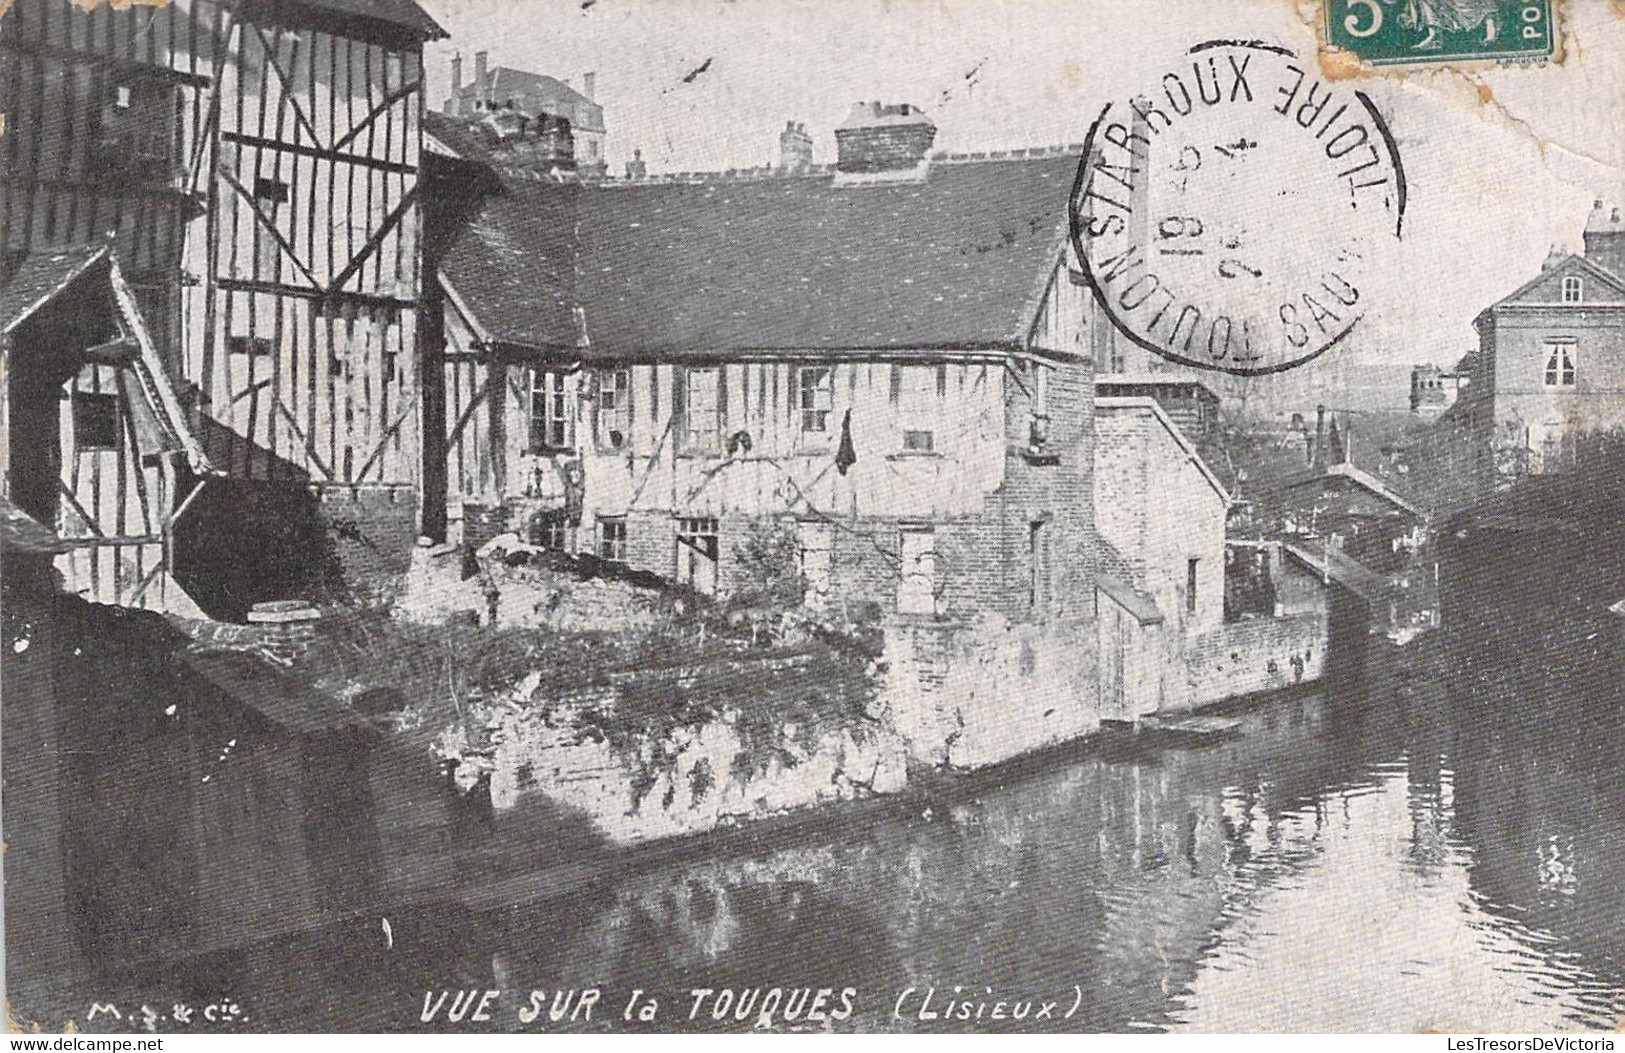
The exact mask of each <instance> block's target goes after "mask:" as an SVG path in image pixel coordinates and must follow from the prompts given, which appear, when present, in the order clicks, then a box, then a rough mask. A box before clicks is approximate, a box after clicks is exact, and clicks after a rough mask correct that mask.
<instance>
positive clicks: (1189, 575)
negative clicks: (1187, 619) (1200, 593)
mask: <svg viewBox="0 0 1625 1053" xmlns="http://www.w3.org/2000/svg"><path fill="white" fill-rule="evenodd" d="M1201 562H1202V561H1201V560H1199V559H1194V558H1192V559H1187V560H1186V561H1185V611H1186V613H1187V614H1195V613H1196V571H1197V565H1198V564H1200V563H1201Z"/></svg>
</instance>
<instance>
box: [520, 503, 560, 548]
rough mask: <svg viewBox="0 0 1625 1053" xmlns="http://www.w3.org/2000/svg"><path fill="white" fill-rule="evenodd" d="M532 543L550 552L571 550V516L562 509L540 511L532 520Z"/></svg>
mask: <svg viewBox="0 0 1625 1053" xmlns="http://www.w3.org/2000/svg"><path fill="white" fill-rule="evenodd" d="M529 540H530V543H531V544H532V545H540V546H541V547H542V548H545V549H547V550H548V551H550V552H568V551H569V550H570V518H569V516H567V515H566V514H565V513H564V512H563V511H561V510H549V511H546V512H541V513H539V514H538V515H537V516H536V517H535V518H534V519H532V520H531V521H530V539H529Z"/></svg>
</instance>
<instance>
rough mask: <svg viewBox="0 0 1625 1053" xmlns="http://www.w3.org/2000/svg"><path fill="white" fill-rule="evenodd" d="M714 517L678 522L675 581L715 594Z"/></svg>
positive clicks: (715, 554) (717, 547) (715, 547)
mask: <svg viewBox="0 0 1625 1053" xmlns="http://www.w3.org/2000/svg"><path fill="white" fill-rule="evenodd" d="M720 551H721V546H720V545H719V544H718V542H717V520H716V517H715V516H690V517H685V518H683V519H679V520H678V521H677V581H678V584H681V585H687V586H688V587H689V588H691V589H695V590H696V591H699V592H704V593H714V592H716V591H717V557H718V554H719V552H720Z"/></svg>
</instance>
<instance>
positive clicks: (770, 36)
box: [422, 0, 1625, 404]
mask: <svg viewBox="0 0 1625 1053" xmlns="http://www.w3.org/2000/svg"><path fill="white" fill-rule="evenodd" d="M422 2H423V4H424V6H425V7H426V8H427V9H428V10H429V12H430V13H431V14H432V15H433V16H434V17H435V18H436V20H437V21H439V22H440V23H441V25H442V26H444V27H445V28H446V29H447V30H448V31H449V32H450V34H451V39H450V40H448V41H442V42H439V43H436V44H434V45H431V46H430V47H429V48H428V49H427V53H426V56H425V61H426V65H427V70H428V78H429V81H428V84H429V99H430V101H431V103H432V104H434V105H437V106H438V105H441V104H442V103H443V101H444V98H445V96H446V94H447V92H448V90H449V87H450V60H451V56H452V55H453V53H461V54H462V55H463V57H464V60H465V61H464V70H465V76H466V75H468V74H469V73H471V71H472V68H473V56H474V54H475V52H478V51H481V50H486V51H489V52H490V62H491V64H492V65H493V66H495V65H506V66H513V67H516V68H521V69H528V70H532V71H535V72H542V73H550V74H552V75H554V76H556V77H559V78H560V79H563V80H569V81H570V82H571V83H572V84H573V85H574V86H576V87H577V88H579V87H581V84H582V79H581V75H582V74H583V73H584V72H587V71H593V72H595V73H596V74H597V91H596V95H597V101H599V102H600V103H602V104H603V106H604V108H605V122H606V124H607V126H608V128H609V134H608V143H607V151H608V157H609V163H610V170H611V171H612V172H619V171H621V170H622V167H623V165H624V162H625V161H626V160H627V159H628V158H630V157H631V155H632V151H633V149H640V150H641V151H642V152H643V156H644V158H645V159H646V160H647V161H648V163H649V167H650V170H651V171H653V172H660V171H714V170H722V169H727V168H733V167H748V166H756V165H763V164H767V163H770V162H772V161H773V160H774V158H775V155H776V152H777V146H778V133H779V131H780V130H781V129H783V127H784V125H785V122H786V121H790V120H796V121H802V122H805V123H806V125H807V128H808V131H809V132H811V133H812V136H813V141H814V150H815V159H816V160H819V161H828V160H833V154H834V134H833V131H834V128H835V126H836V125H837V124H839V123H840V122H841V120H842V119H843V118H844V117H845V116H846V114H847V112H848V111H849V110H850V109H851V107H852V104H853V103H854V102H855V101H858V100H879V101H883V102H909V103H912V104H914V105H916V106H919V107H922V108H923V109H924V110H925V111H926V112H927V113H928V114H929V115H930V116H931V118H932V119H933V120H934V121H935V122H936V124H937V127H938V135H937V146H938V147H939V148H941V149H948V150H986V149H1004V148H1014V147H1022V146H1035V145H1049V144H1057V143H1076V142H1080V141H1081V140H1082V139H1083V136H1084V133H1085V132H1086V131H1087V129H1088V126H1089V123H1090V121H1091V120H1092V119H1093V117H1094V115H1095V114H1097V113H1098V112H1099V111H1100V108H1101V107H1102V106H1103V105H1104V104H1105V103H1106V102H1108V101H1111V100H1112V99H1114V98H1121V97H1123V96H1126V95H1128V94H1130V93H1132V92H1137V91H1140V90H1143V87H1144V86H1149V84H1148V83H1147V82H1148V81H1149V82H1150V84H1154V83H1155V77H1156V75H1157V74H1159V73H1160V72H1161V71H1162V70H1163V69H1166V68H1170V66H1169V64H1170V63H1171V62H1172V61H1173V60H1174V59H1176V58H1177V57H1178V56H1179V55H1180V54H1181V53H1182V52H1184V51H1185V50H1186V49H1187V48H1188V47H1189V46H1190V45H1191V44H1193V43H1196V42H1199V41H1203V40H1207V39H1213V38H1246V39H1262V40H1266V41H1270V42H1273V43H1279V44H1283V45H1285V46H1287V47H1290V48H1293V49H1295V50H1297V51H1298V53H1299V54H1302V55H1308V54H1311V53H1312V52H1313V51H1314V48H1315V46H1316V40H1315V31H1314V29H1313V28H1312V26H1313V24H1314V20H1315V19H1316V18H1317V17H1318V16H1317V15H1316V13H1315V12H1316V8H1317V6H1318V5H1317V4H1316V3H1313V2H1311V0H819V2H816V3H814V2H806V0H422ZM1382 2H1384V3H1392V0H1382ZM1611 6H1612V8H1613V10H1614V11H1615V12H1619V13H1611V12H1610V7H1611ZM1622 8H1625V5H1619V4H1611V0H1566V2H1565V3H1564V4H1563V5H1562V11H1563V16H1564V18H1565V23H1564V25H1563V35H1564V46H1565V52H1564V56H1563V60H1562V61H1561V62H1560V63H1549V64H1545V65H1540V66H1523V67H1510V66H1509V67H1495V66H1488V67H1483V66H1481V67H1480V68H1477V69H1470V70H1455V69H1423V70H1417V71H1413V72H1409V73H1406V74H1403V75H1401V74H1396V73H1394V72H1392V71H1389V72H1384V73H1379V74H1374V75H1371V76H1367V77H1362V78H1360V79H1359V80H1358V81H1357V82H1355V86H1357V87H1359V88H1360V89H1361V90H1363V91H1366V92H1367V93H1368V94H1370V96H1371V97H1372V99H1373V100H1374V101H1375V102H1376V104H1377V105H1378V106H1379V107H1380V108H1381V109H1382V110H1383V112H1384V114H1385V115H1386V117H1387V119H1388V121H1389V124H1390V126H1391V127H1392V129H1393V131H1394V134H1395V137H1396V139H1397V141H1398V144H1399V149H1400V151H1401V154H1402V156H1403V158H1404V163H1405V168H1406V173H1407V176H1408V179H1409V183H1410V188H1411V199H1410V207H1409V210H1408V214H1407V220H1406V223H1407V230H1406V235H1405V244H1404V246H1403V249H1402V251H1401V253H1400V254H1399V256H1398V257H1397V259H1396V260H1395V262H1394V265H1393V267H1392V269H1391V271H1390V273H1388V274H1386V275H1385V276H1383V278H1382V279H1381V283H1382V287H1381V289H1380V290H1377V291H1374V293H1373V301H1372V302H1373V304H1374V308H1373V310H1372V312H1371V314H1369V315H1368V316H1367V319H1366V321H1365V322H1364V323H1362V326H1361V328H1360V330H1359V332H1358V338H1357V339H1354V340H1352V341H1351V342H1350V343H1349V345H1348V346H1347V347H1346V348H1344V349H1343V350H1342V351H1341V352H1340V354H1339V356H1338V358H1337V359H1336V360H1333V361H1325V362H1322V363H1319V364H1317V366H1316V367H1315V368H1314V369H1312V370H1306V371H1301V373H1302V375H1301V376H1298V377H1296V378H1294V379H1295V381H1296V383H1297V385H1298V386H1306V385H1307V386H1310V387H1313V386H1318V385H1323V384H1325V383H1333V384H1340V385H1344V386H1351V387H1357V386H1359V385H1361V384H1367V385H1369V384H1372V383H1376V384H1378V385H1379V386H1381V387H1382V388H1383V391H1384V394H1383V395H1382V397H1384V398H1387V399H1390V400H1393V399H1397V400H1398V401H1399V402H1400V404H1402V403H1403V394H1404V392H1403V387H1404V384H1405V382H1406V380H1407V378H1408V365H1409V363H1412V362H1429V361H1431V362H1439V363H1444V364H1449V363H1453V362H1454V361H1455V360H1456V359H1457V358H1459V357H1460V356H1461V355H1462V354H1463V353H1464V352H1466V351H1468V350H1471V349H1472V348H1473V347H1475V346H1476V342H1477V337H1476V335H1475V333H1474V330H1473V329H1472V326H1471V323H1472V319H1473V317H1474V316H1475V315H1476V314H1477V313H1478V312H1479V311H1480V310H1481V309H1483V308H1484V307H1486V306H1488V305H1489V304H1491V303H1493V302H1494V301H1495V300H1496V299H1498V298H1500V297H1501V296H1503V295H1505V294H1506V293H1508V292H1510V291H1512V290H1513V289H1515V288H1517V287H1518V286H1519V285H1521V284H1523V283H1524V282H1525V281H1527V280H1528V279H1529V278H1530V277H1532V276H1533V275H1534V274H1536V273H1538V271H1539V268H1540V264H1541V262H1542V260H1544V259H1545V257H1546V254H1547V252H1548V250H1549V249H1550V248H1551V247H1552V246H1553V245H1558V246H1563V247H1566V248H1569V249H1572V250H1575V251H1578V250H1579V248H1580V247H1581V231H1582V230H1583V228H1584V225H1585V220H1586V215H1587V213H1588V211H1589V210H1590V207H1591V203H1592V201H1593V199H1594V198H1598V197H1601V198H1603V199H1606V200H1607V201H1609V202H1610V203H1611V204H1618V205H1622V206H1625V62H1622V61H1620V60H1619V58H1618V56H1620V55H1622V54H1625V10H1622ZM702 67H703V72H698V73H696V72H695V71H697V70H701V69H702ZM1373 365H1377V366H1382V367H1383V368H1382V369H1381V370H1377V371H1373V370H1372V369H1371V368H1369V367H1371V366H1373ZM1374 377H1375V378H1377V379H1375V380H1373V378H1374ZM1396 391H1397V392H1398V393H1397V394H1396V393H1395V392H1396Z"/></svg>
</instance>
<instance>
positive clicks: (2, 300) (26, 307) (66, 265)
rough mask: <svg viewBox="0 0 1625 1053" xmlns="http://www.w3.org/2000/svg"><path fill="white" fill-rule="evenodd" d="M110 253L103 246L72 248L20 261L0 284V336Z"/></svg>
mask: <svg viewBox="0 0 1625 1053" xmlns="http://www.w3.org/2000/svg"><path fill="white" fill-rule="evenodd" d="M111 251H112V250H111V249H109V248H108V247H107V246H106V245H73V246H68V247H66V248H62V249H57V250H45V251H41V252H34V253H30V254H29V255H28V256H26V257H24V258H23V261H22V263H20V264H19V265H18V266H17V269H16V270H15V271H13V272H12V273H11V277H9V278H7V279H6V280H5V281H4V283H0V333H8V334H9V333H11V332H12V331H13V330H15V329H16V328H17V327H18V326H20V325H22V324H23V323H24V322H26V321H28V319H30V318H32V317H33V316H34V313H35V312H36V311H38V310H39V309H40V308H42V307H44V306H45V305H46V304H48V303H50V302H51V301H52V300H53V299H55V298H56V297H57V296H58V295H60V294H61V293H62V291H63V290H64V289H66V288H67V287H68V286H70V285H72V284H73V283H74V280H75V279H77V278H78V277H79V276H80V275H81V274H84V273H85V272H86V271H88V270H90V268H92V267H94V266H96V265H97V264H98V263H102V262H104V261H105V260H106V259H107V258H108V256H109V254H110V253H111Z"/></svg>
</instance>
